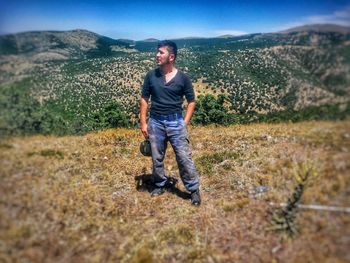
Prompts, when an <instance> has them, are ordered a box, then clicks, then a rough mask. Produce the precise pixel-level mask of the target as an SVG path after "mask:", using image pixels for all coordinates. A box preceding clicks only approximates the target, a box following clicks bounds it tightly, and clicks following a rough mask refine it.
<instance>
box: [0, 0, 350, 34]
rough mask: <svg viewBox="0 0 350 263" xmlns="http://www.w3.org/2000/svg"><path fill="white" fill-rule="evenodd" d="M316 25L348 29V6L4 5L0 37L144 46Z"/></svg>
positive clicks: (29, 0)
mask: <svg viewBox="0 0 350 263" xmlns="http://www.w3.org/2000/svg"><path fill="white" fill-rule="evenodd" d="M315 23H334V24H339V25H347V26H350V0H347V1H336V0H333V1H329V0H327V1H325V0H318V1H314V0H311V1H305V0H304V1H299V0H295V1H283V0H279V1H268V0H267V1H234V0H232V1H221V0H216V1H205V0H203V1H182V0H178V1H176V0H173V1H169V0H168V1H166V0H165V1H164V0H163V1H151V0H150V1H138V0H134V1H132V0H129V1H123V0H120V1H105V0H101V1H91V0H85V1H82V0H76V1H66V0H61V1H55V2H53V1H36V0H26V1H25V0H22V1H20V0H12V1H11V0H8V1H4V0H0V34H7V33H17V32H24V31H33V30H72V29H78V28H79V29H87V30H89V31H93V32H95V33H98V34H101V35H105V36H108V37H112V38H116V39H117V38H128V39H133V40H141V39H146V38H150V37H153V38H157V39H166V38H180V37H191V36H192V37H193V36H197V37H214V36H219V35H223V34H233V35H240V34H245V33H259V32H262V33H266V32H276V31H280V30H283V29H287V28H290V27H294V26H299V25H304V24H315Z"/></svg>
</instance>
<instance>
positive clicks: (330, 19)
mask: <svg viewBox="0 0 350 263" xmlns="http://www.w3.org/2000/svg"><path fill="white" fill-rule="evenodd" d="M310 24H336V25H341V26H350V6H348V7H346V8H345V9H343V10H337V11H335V12H333V13H332V14H325V15H313V16H307V17H302V18H301V19H300V20H299V21H294V22H291V23H287V24H284V25H281V26H279V27H277V28H275V30H274V31H280V30H285V29H289V28H292V27H297V26H303V25H310Z"/></svg>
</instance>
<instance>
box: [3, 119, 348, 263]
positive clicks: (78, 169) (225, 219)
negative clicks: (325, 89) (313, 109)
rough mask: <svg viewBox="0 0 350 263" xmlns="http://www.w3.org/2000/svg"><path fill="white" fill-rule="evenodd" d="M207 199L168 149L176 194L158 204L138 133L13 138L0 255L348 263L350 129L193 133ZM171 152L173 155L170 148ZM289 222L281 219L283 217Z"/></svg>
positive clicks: (7, 150) (7, 153) (7, 154)
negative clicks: (190, 185) (289, 207)
mask: <svg viewBox="0 0 350 263" xmlns="http://www.w3.org/2000/svg"><path fill="white" fill-rule="evenodd" d="M189 134H190V141H191V147H192V149H193V157H194V160H195V162H196V166H197V168H198V170H199V173H200V178H201V192H202V196H203V203H202V205H201V207H199V208H197V207H193V206H191V205H190V201H189V200H188V195H187V194H186V193H185V192H184V188H183V186H182V183H181V182H180V180H179V176H178V172H177V167H176V163H175V159H174V155H173V153H172V152H171V150H169V152H168V153H167V157H166V158H167V159H166V165H165V167H166V171H167V174H168V175H169V176H171V177H173V178H175V179H177V180H179V183H178V184H177V188H176V189H174V190H173V191H172V192H166V193H165V194H164V195H162V196H159V197H156V198H151V197H150V194H149V193H148V191H147V189H149V187H150V185H149V184H148V179H149V175H150V172H151V161H150V159H148V158H146V157H143V156H142V155H141V154H140V153H139V150H138V147H139V142H140V141H141V134H140V131H139V130H132V129H130V130H127V129H110V130H106V131H101V132H98V133H90V134H87V135H85V136H67V137H54V136H47V137H45V136H30V137H9V138H7V140H2V141H1V144H0V147H1V151H0V157H1V158H0V167H1V169H0V192H1V193H2V194H1V195H0V236H1V246H0V258H1V259H2V260H4V262H13V261H18V260H27V261H31V262H40V261H49V262H56V261H64V262H141V261H142V262H261V261H263V262H274V261H276V262H305V261H307V262H348V261H349V260H350V253H349V250H348V248H349V245H350V243H349V238H348V237H349V236H350V232H349V231H350V225H349V223H350V222H349V215H348V214H343V213H335V212H327V211H315V210H295V211H293V216H295V219H294V221H292V223H291V224H292V226H293V227H295V229H296V230H297V232H296V233H295V234H294V236H293V238H289V237H288V233H289V232H288V231H287V229H285V230H281V231H279V232H278V231H272V229H273V228H274V227H276V221H274V219H273V214H275V215H276V214H278V211H280V208H279V207H278V206H272V205H271V204H270V203H271V202H273V203H280V202H287V200H288V198H292V195H293V193H295V191H294V188H295V187H296V186H298V185H299V186H300V183H301V181H300V178H301V177H303V176H305V175H306V174H308V175H309V178H308V182H307V184H305V185H304V186H303V187H305V188H304V192H303V194H302V195H301V203H303V204H318V205H330V206H338V207H349V206H350V198H349V185H350V166H349V161H348V160H349V159H350V122H349V120H347V121H342V122H303V123H298V124H278V125H266V124H259V125H247V126H239V125H236V126H229V127H214V126H211V127H191V126H190V127H189ZM169 149H170V148H169ZM282 219H283V218H282Z"/></svg>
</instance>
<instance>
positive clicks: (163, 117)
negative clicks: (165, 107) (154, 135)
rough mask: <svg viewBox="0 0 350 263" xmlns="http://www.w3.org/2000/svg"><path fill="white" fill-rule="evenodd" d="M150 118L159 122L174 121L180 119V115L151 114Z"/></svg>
mask: <svg viewBox="0 0 350 263" xmlns="http://www.w3.org/2000/svg"><path fill="white" fill-rule="evenodd" d="M150 117H151V118H152V119H155V120H160V121H176V120H179V119H182V118H183V117H182V113H174V114H169V115H158V114H154V113H151V115H150Z"/></svg>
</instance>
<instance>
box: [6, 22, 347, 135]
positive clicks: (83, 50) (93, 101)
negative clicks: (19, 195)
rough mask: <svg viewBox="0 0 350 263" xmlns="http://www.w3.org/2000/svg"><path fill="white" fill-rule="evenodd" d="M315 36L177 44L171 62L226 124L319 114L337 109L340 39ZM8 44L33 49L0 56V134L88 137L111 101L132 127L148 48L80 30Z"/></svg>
mask: <svg viewBox="0 0 350 263" xmlns="http://www.w3.org/2000/svg"><path fill="white" fill-rule="evenodd" d="M320 28H323V30H320ZM317 29H318V31H317V30H315V28H313V27H305V28H299V29H297V30H296V29H294V30H291V32H287V33H269V34H251V35H246V36H240V37H233V38H210V39H209V38H208V39H203V38H202V39H177V40H175V42H176V43H177V44H178V45H179V47H180V49H179V56H178V58H177V65H178V67H179V68H180V69H181V70H183V71H184V72H185V73H187V74H188V75H189V76H190V78H191V79H192V81H193V84H194V88H195V91H196V94H197V95H206V94H211V95H214V96H217V95H218V94H224V95H225V96H226V99H225V107H226V112H228V113H231V114H234V115H236V117H233V118H232V119H240V118H241V117H242V118H243V119H244V121H238V123H242V122H243V123H246V122H250V120H253V121H254V120H257V119H259V120H260V119H266V118H265V117H262V118H260V116H261V115H265V116H268V114H269V113H272V114H274V116H276V114H278V113H279V112H281V114H284V113H285V112H289V111H295V112H303V111H308V110H309V108H310V107H316V110H315V109H313V111H314V112H315V111H320V112H321V111H323V110H322V107H323V106H325V107H329V106H330V107H333V106H334V107H337V108H338V110H336V111H337V112H338V111H339V112H344V111H345V112H347V111H346V110H344V109H347V108H349V101H350V45H349V43H350V34H349V33H347V31H344V28H338V27H336V26H333V27H330V26H329V25H325V26H324V27H322V26H318V27H317ZM345 29H346V28H345ZM327 30H328V31H327ZM26 34H28V35H29V36H30V37H24V36H26ZM49 36H52V37H53V38H52V39H51V38H50V37H49ZM59 36H60V37H59ZM9 37H10V36H9ZM11 37H12V38H18V39H26V41H27V42H26V43H32V45H33V50H31V49H30V48H29V49H28V50H27V51H26V49H25V48H24V47H25V45H20V44H18V45H16V47H17V46H18V47H19V49H18V50H21V52H19V51H18V50H17V51H18V52H19V53H16V52H17V51H16V52H13V53H9V54H3V55H1V56H0V58H1V59H2V63H1V64H0V90H1V95H0V110H1V111H2V112H3V115H2V116H1V117H0V133H21V132H22V133H32V132H34V133H44V134H45V133H50V132H51V133H55V134H76V133H84V132H88V131H91V130H96V129H99V128H101V127H100V125H99V123H96V121H97V122H99V121H100V119H101V118H102V117H101V116H105V115H106V114H110V113H109V109H110V105H111V103H112V104H113V103H114V104H118V106H115V108H118V109H120V110H121V111H123V113H124V114H126V115H127V116H128V118H129V120H130V121H129V123H130V125H137V123H138V101H139V97H140V88H141V85H142V82H143V78H144V76H145V75H146V73H147V71H148V70H150V69H152V68H154V67H155V66H156V65H155V63H154V48H155V45H156V44H157V42H154V41H144V42H136V45H135V46H133V47H132V48H130V47H129V45H131V44H130V41H128V42H127V43H126V44H125V45H126V46H125V47H123V46H118V45H119V44H118V43H120V41H117V40H111V39H107V38H103V37H101V36H98V35H96V34H94V33H91V32H88V31H77V32H75V31H74V32H73V31H72V32H61V33H52V32H49V33H48V32H41V33H33V32H32V33H23V35H14V36H11ZM30 38H32V41H29V39H30ZM0 39H1V38H0ZM58 39H59V41H58ZM60 41H61V42H60ZM98 41H102V42H101V46H100V47H99V46H98V44H97V42H98ZM0 42H1V41H0ZM17 42H18V43H19V42H21V41H17ZM59 43H64V45H63V44H62V45H63V46H61V44H59ZM123 43H124V42H123ZM113 45H114V46H113ZM115 45H117V46H115ZM121 45H122V44H121ZM0 46H1V45H0ZM1 47H2V48H3V47H4V45H2V46H1ZM5 47H6V45H5ZM149 51H152V52H149ZM79 52H80V53H79ZM57 54H59V56H58V57H57V56H56V55H57ZM74 54H76V55H74ZM51 55H52V56H53V57H52V56H51ZM56 58H57V59H56ZM114 104H113V105H114ZM28 109H30V110H28ZM106 111H107V113H106ZM226 112H225V113H224V114H226ZM207 114H209V113H207ZM306 115H307V114H306ZM335 115H336V114H335ZM16 116H21V117H20V118H16ZM107 118H110V119H113V118H114V116H107ZM321 118H322V116H321ZM337 118H338V117H337V116H333V119H337ZM290 119H292V118H290ZM310 119H318V116H311V117H310ZM235 123H237V122H235ZM113 125H115V124H112V123H109V124H107V125H106V126H104V127H102V128H107V127H111V126H112V127H113ZM27 128H28V129H27Z"/></svg>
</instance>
